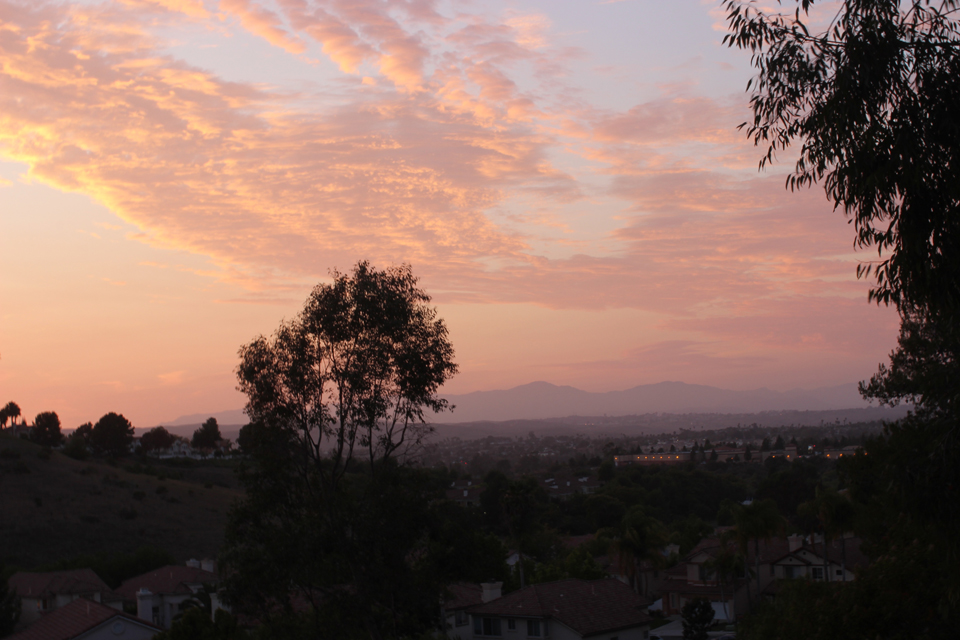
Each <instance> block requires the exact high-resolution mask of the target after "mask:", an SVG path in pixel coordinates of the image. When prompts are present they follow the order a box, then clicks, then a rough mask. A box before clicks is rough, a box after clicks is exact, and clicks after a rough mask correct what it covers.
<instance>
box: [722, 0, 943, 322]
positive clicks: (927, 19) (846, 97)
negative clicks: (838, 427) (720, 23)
mask: <svg viewBox="0 0 960 640" xmlns="http://www.w3.org/2000/svg"><path fill="white" fill-rule="evenodd" d="M780 4H791V5H795V10H790V11H786V12H784V13H765V12H764V11H763V10H761V9H759V8H758V7H757V5H756V4H755V3H754V2H742V1H741V0H725V1H724V3H723V5H724V8H725V9H726V11H727V20H728V24H729V28H730V33H729V34H728V35H727V36H726V37H725V38H724V42H726V43H727V44H728V45H730V46H734V47H739V48H741V49H747V50H749V51H751V52H752V54H753V57H752V60H753V64H754V66H755V68H756V69H757V75H756V77H755V78H754V79H753V80H752V81H751V84H750V85H749V87H748V89H751V90H752V96H751V99H750V104H751V107H752V110H753V121H752V122H750V123H745V125H746V128H747V131H748V133H749V135H750V136H751V137H752V138H753V139H754V141H755V142H756V143H757V144H762V145H763V146H765V147H767V151H766V154H765V155H764V156H763V159H762V160H761V161H760V165H761V167H762V166H764V165H766V164H768V163H770V162H772V161H773V159H774V157H775V154H776V152H777V151H781V150H784V149H786V148H788V147H790V146H791V145H793V144H795V143H799V144H800V150H799V159H798V160H797V162H796V166H795V168H794V172H793V174H792V175H791V176H790V177H789V179H788V182H787V183H788V185H789V186H790V187H791V188H800V187H804V186H809V185H812V184H814V183H817V182H821V181H822V182H823V185H824V187H825V189H826V192H827V196H828V197H829V198H830V199H831V200H832V201H833V202H834V204H835V206H837V207H842V208H843V210H844V212H845V213H846V214H847V215H848V216H849V217H850V219H851V221H852V222H853V225H854V228H855V230H856V244H857V246H859V247H860V248H867V249H874V250H876V251H877V252H878V256H879V260H878V261H877V262H875V263H869V264H865V265H862V266H861V267H860V269H859V270H858V273H859V274H861V275H870V274H872V275H873V276H874V277H875V278H876V286H875V287H874V289H873V290H872V291H871V297H872V298H873V299H876V300H878V301H881V302H887V303H895V304H897V305H898V306H906V307H910V308H919V309H921V310H923V311H924V312H929V313H933V314H934V315H937V314H941V313H947V314H949V315H951V316H952V315H954V314H955V313H956V312H957V310H958V309H960V29H958V22H957V19H956V16H957V13H956V12H957V9H958V6H960V3H958V2H957V0H942V1H941V2H933V1H931V0H910V1H907V2H903V1H901V0H876V1H872V2H863V1H862V0H844V1H843V2H841V3H840V4H839V8H838V11H837V13H836V15H835V16H834V17H833V19H832V20H831V21H830V22H829V24H827V25H823V26H822V27H819V28H812V27H811V24H812V22H813V21H812V20H811V19H810V14H809V10H810V7H811V5H813V4H814V2H813V0H799V1H798V2H781V3H780Z"/></svg>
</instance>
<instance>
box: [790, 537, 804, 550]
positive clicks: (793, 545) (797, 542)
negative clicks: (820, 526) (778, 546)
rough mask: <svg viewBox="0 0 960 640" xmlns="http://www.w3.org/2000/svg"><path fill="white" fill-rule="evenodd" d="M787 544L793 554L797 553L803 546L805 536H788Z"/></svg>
mask: <svg viewBox="0 0 960 640" xmlns="http://www.w3.org/2000/svg"><path fill="white" fill-rule="evenodd" d="M787 544H789V545H790V551H791V552H793V551H796V550H797V549H799V548H800V547H802V546H803V536H801V535H799V534H797V533H795V534H793V535H790V536H787Z"/></svg>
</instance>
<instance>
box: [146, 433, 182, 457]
mask: <svg viewBox="0 0 960 640" xmlns="http://www.w3.org/2000/svg"><path fill="white" fill-rule="evenodd" d="M176 441H177V436H175V435H173V434H172V433H170V432H169V431H167V430H166V429H165V428H164V427H154V428H153V429H150V430H149V431H147V432H146V433H144V434H143V435H142V436H140V446H141V447H142V448H143V451H144V453H150V452H152V451H163V450H164V449H169V448H170V447H172V446H173V443H174V442H176Z"/></svg>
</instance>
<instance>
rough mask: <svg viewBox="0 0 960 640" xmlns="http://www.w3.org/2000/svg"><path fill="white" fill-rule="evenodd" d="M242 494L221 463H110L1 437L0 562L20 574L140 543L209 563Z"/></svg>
mask: <svg viewBox="0 0 960 640" xmlns="http://www.w3.org/2000/svg"><path fill="white" fill-rule="evenodd" d="M240 495H241V493H240V490H239V489H238V487H237V483H236V480H235V479H234V478H233V472H232V469H230V468H229V464H228V463H221V462H214V461H211V462H206V463H193V464H190V463H187V464H183V463H181V464H180V465H177V466H162V465H161V463H158V462H150V464H149V466H146V465H145V464H143V463H138V462H137V461H136V460H135V459H133V458H131V459H127V460H123V461H120V462H119V463H117V464H116V465H115V466H113V465H110V464H108V463H107V462H105V461H103V460H96V459H92V458H91V459H88V460H86V461H78V460H73V459H71V458H68V457H66V456H64V455H63V454H61V453H58V452H56V451H54V452H52V453H49V455H45V454H44V452H43V451H42V449H41V448H40V447H38V446H37V445H35V444H33V443H30V442H27V441H26V440H21V439H17V438H14V437H12V436H8V435H5V434H0V559H2V560H3V561H5V562H6V564H7V565H8V566H9V565H14V566H17V567H20V568H29V567H35V566H39V565H42V564H48V563H52V562H56V561H59V560H63V559H67V558H72V557H75V556H79V555H84V554H95V553H108V554H112V553H115V552H118V551H122V552H131V551H134V550H136V549H138V548H140V547H143V546H144V545H150V546H153V547H158V548H161V549H164V550H166V551H168V552H170V553H171V554H173V556H174V557H175V558H177V559H178V560H180V561H184V560H187V559H189V558H203V557H216V554H217V550H218V549H219V547H220V543H221V541H222V539H223V530H224V525H225V524H226V517H227V512H228V510H229V508H230V505H231V504H232V503H233V501H234V500H236V499H237V498H239V497H240Z"/></svg>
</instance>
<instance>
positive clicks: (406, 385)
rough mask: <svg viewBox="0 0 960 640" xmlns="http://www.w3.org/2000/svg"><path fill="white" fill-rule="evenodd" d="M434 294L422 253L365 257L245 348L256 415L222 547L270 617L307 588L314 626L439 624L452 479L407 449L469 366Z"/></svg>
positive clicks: (304, 598)
mask: <svg viewBox="0 0 960 640" xmlns="http://www.w3.org/2000/svg"><path fill="white" fill-rule="evenodd" d="M429 300H430V298H429V296H427V295H426V293H425V292H423V291H422V290H421V289H420V288H419V287H418V285H417V280H416V278H414V276H413V275H412V273H411V271H410V269H409V267H399V268H394V269H388V270H385V271H378V270H376V269H374V268H373V267H371V266H370V265H369V264H368V263H366V262H361V263H359V264H357V266H356V267H355V268H354V270H353V273H352V274H350V275H344V274H341V273H334V281H333V284H331V285H319V286H317V287H316V288H315V289H314V290H313V292H312V293H311V295H310V297H309V298H308V299H307V302H306V304H305V306H304V309H303V311H302V312H301V313H300V315H299V316H298V317H297V318H295V319H294V320H292V321H290V322H286V323H284V324H282V325H281V327H280V328H279V329H278V330H277V332H276V333H275V334H274V336H273V337H272V338H270V339H268V338H265V337H262V336H261V337H260V338H257V339H256V340H254V341H253V342H251V343H250V344H248V345H245V346H244V347H242V348H241V350H240V359H241V363H240V366H239V367H238V369H237V377H238V379H239V383H240V389H241V390H242V391H243V392H244V393H246V394H247V397H248V404H247V406H246V412H247V415H249V416H250V418H251V420H252V422H251V424H250V425H247V426H246V427H244V429H243V431H242V432H241V437H240V445H241V447H242V448H243V450H244V452H245V453H248V455H249V456H250V459H249V460H248V461H247V462H246V463H245V466H244V468H243V469H242V476H241V477H242V480H243V483H244V486H245V488H246V499H245V500H244V501H243V502H242V503H240V504H238V505H236V507H235V508H234V509H233V510H232V512H231V517H230V523H229V526H228V530H227V536H226V545H225V548H224V551H223V554H222V560H223V561H224V563H225V564H226V566H227V567H228V569H229V571H230V574H229V575H230V576H231V578H230V579H229V580H228V589H229V595H230V598H231V599H232V600H233V602H235V603H238V604H241V605H243V606H244V607H246V608H247V610H249V611H252V612H255V613H256V614H258V615H260V616H262V617H263V618H268V617H270V616H271V614H274V613H277V612H279V611H285V612H289V611H292V609H293V604H292V603H293V599H297V600H298V601H301V602H307V603H309V604H310V605H311V610H312V616H313V620H314V623H315V624H314V628H315V629H319V628H320V626H321V625H319V621H320V620H321V619H324V620H326V621H327V622H329V624H328V625H326V626H327V627H328V629H329V626H330V625H333V624H334V622H335V623H336V625H335V626H337V627H338V628H340V629H341V631H343V633H339V632H338V633H335V634H334V635H336V636H340V637H342V636H346V637H349V636H352V635H356V634H358V633H362V634H364V635H367V636H369V637H372V638H379V637H382V636H402V635H411V634H416V633H420V632H421V631H423V630H426V629H429V628H433V627H435V624H436V618H437V616H438V615H439V602H440V596H441V593H442V590H443V585H444V584H446V583H447V582H448V581H449V580H450V579H451V578H453V577H454V576H452V575H449V574H447V575H445V572H446V571H447V570H448V569H450V568H449V566H448V565H447V563H446V562H444V561H442V558H443V557H446V558H450V557H451V556H450V554H449V551H448V550H447V551H445V550H446V549H447V547H446V546H445V545H444V544H443V541H444V540H446V541H447V542H450V541H451V536H450V535H448V534H447V533H445V530H444V527H442V526H440V525H437V524H436V516H435V515H434V513H433V511H432V508H433V505H435V504H437V502H436V499H437V498H438V497H440V494H439V488H438V486H437V483H436V482H434V481H433V480H432V478H431V477H430V476H429V474H428V473H427V472H424V471H418V470H415V469H411V468H406V467H404V466H403V465H402V464H400V462H401V461H402V459H403V458H402V457H401V456H402V455H403V454H404V453H406V452H409V451H412V450H413V448H414V447H416V446H417V445H419V443H420V441H421V439H422V437H423V435H424V434H425V433H426V432H427V431H428V427H427V426H426V425H425V424H424V421H423V420H424V414H425V411H429V410H432V411H440V410H442V409H444V408H446V406H447V404H446V402H445V401H444V400H442V399H440V398H439V397H437V395H436V394H437V390H438V389H439V387H440V385H442V384H443V382H444V381H445V380H446V379H448V378H449V377H450V376H451V375H453V374H454V373H455V372H456V365H455V364H454V363H453V348H452V346H451V345H450V343H449V341H448V339H447V329H446V327H445V325H444V324H443V322H442V320H440V319H438V318H437V317H436V312H435V310H434V309H432V308H431V307H429V306H428V303H429ZM458 537H459V538H462V539H466V537H465V536H454V538H458ZM454 555H455V554H454ZM450 570H452V569H450ZM334 612H335V613H334ZM330 616H333V617H332V618H331V617H330Z"/></svg>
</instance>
